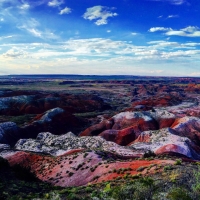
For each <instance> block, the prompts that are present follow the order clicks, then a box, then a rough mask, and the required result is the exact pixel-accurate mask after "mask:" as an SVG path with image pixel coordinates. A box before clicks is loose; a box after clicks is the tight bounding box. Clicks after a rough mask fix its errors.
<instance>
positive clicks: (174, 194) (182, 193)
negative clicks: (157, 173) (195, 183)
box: [167, 188, 192, 200]
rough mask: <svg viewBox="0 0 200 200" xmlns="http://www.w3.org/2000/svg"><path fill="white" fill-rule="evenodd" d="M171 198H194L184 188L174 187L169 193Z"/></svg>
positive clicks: (188, 199)
mask: <svg viewBox="0 0 200 200" xmlns="http://www.w3.org/2000/svg"><path fill="white" fill-rule="evenodd" d="M167 198H168V199H170V200H192V199H191V197H190V196H189V195H188V194H187V191H186V190H185V189H183V188H173V189H172V190H171V191H170V192H169V193H168V195H167Z"/></svg>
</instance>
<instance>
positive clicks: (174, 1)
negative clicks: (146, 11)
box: [150, 0, 189, 6]
mask: <svg viewBox="0 0 200 200" xmlns="http://www.w3.org/2000/svg"><path fill="white" fill-rule="evenodd" d="M150 1H160V2H167V3H170V4H172V5H176V6H180V5H183V4H189V3H188V2H187V1H186V0H150Z"/></svg>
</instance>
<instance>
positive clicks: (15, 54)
mask: <svg viewBox="0 0 200 200" xmlns="http://www.w3.org/2000/svg"><path fill="white" fill-rule="evenodd" d="M25 55H26V52H24V51H22V50H18V49H16V48H12V49H10V50H8V51H7V52H6V53H4V54H3V55H2V56H3V57H5V58H20V57H24V56H25Z"/></svg>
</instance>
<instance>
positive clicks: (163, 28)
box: [149, 27, 172, 33]
mask: <svg viewBox="0 0 200 200" xmlns="http://www.w3.org/2000/svg"><path fill="white" fill-rule="evenodd" d="M170 30H172V29H171V28H165V27H152V28H150V29H149V32H152V33H153V32H156V31H170Z"/></svg>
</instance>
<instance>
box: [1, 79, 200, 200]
mask: <svg viewBox="0 0 200 200" xmlns="http://www.w3.org/2000/svg"><path fill="white" fill-rule="evenodd" d="M2 82H3V83H2V87H3V89H2V90H1V91H0V114H1V116H0V121H1V123H0V156H1V160H0V188H1V192H0V199H20V198H21V199H74V200H75V199H93V200H101V199H102V200H103V199H110V200H111V199H112V200H113V199H117V200H118V199H119V200H121V199H126V200H128V199H130V200H131V199H138V200H139V199H141V200H142V199H161V200H162V199H163V200H178V199H192V200H193V199H194V200H198V199H200V168H199V165H200V107H199V103H200V79H192V78H188V79H187V78H182V79H181V78H172V79H171V78H166V79H164V78H163V79H156V78H151V79H149V78H147V79H145V78H142V79H141V80H139V79H137V80H106V81H105V80H103V81H102V80H82V81H81V80H70V81H68V80H67V81H63V80H60V81H58V80H56V81H55V80H48V81H45V80H42V81H41V80H40V82H39V81H38V82H36V81H31V80H29V81H27V80H26V81H25V82H24V81H22V80H20V81H19V82H20V84H15V86H16V85H17V87H16V88H15V89H11V86H10V85H12V83H11V82H12V81H11V82H10V81H9V82H6V81H5V80H4V81H2ZM8 83H9V84H8ZM15 83H18V82H16V80H15ZM22 83H23V84H22ZM41 83H42V84H44V85H45V84H48V85H49V86H51V87H49V88H50V89H49V91H45V90H44V89H40V88H41ZM30 85H32V86H34V88H32V89H31V87H30ZM26 87H27V88H29V90H28V89H27V88H26ZM8 185H9V187H8Z"/></svg>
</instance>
